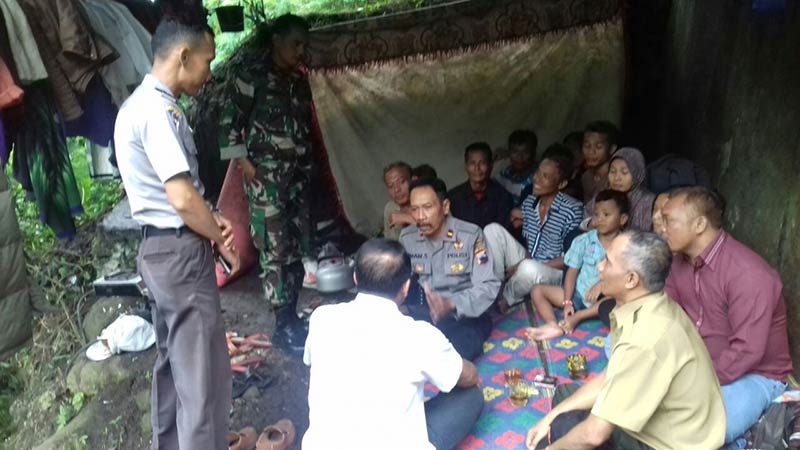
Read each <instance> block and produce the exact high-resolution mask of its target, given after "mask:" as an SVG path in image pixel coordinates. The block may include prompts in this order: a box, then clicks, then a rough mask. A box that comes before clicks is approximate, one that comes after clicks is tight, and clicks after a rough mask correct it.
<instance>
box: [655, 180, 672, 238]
mask: <svg viewBox="0 0 800 450" xmlns="http://www.w3.org/2000/svg"><path fill="white" fill-rule="evenodd" d="M668 200H669V191H666V192H662V193H660V194H658V195H656V198H655V199H654V200H653V233H656V234H657V235H659V236H661V237H663V238H665V239H666V236H664V218H663V216H662V215H661V211H662V210H663V209H664V205H666V204H667V201H668Z"/></svg>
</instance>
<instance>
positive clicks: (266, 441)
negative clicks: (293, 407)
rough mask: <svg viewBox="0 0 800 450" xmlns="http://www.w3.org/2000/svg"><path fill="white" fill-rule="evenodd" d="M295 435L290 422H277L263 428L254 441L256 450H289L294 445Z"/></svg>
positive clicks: (283, 420)
mask: <svg viewBox="0 0 800 450" xmlns="http://www.w3.org/2000/svg"><path fill="white" fill-rule="evenodd" d="M296 433H297V432H296V431H295V429H294V424H292V422H291V421H289V420H288V419H282V420H279V421H278V422H277V423H275V424H274V425H270V426H268V427H266V428H264V431H263V432H262V433H261V436H259V437H258V441H256V450H289V449H290V448H292V445H294V439H295V435H296Z"/></svg>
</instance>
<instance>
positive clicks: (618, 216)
mask: <svg viewBox="0 0 800 450" xmlns="http://www.w3.org/2000/svg"><path fill="white" fill-rule="evenodd" d="M626 223H628V215H627V214H622V213H620V211H619V207H618V206H617V204H616V203H615V202H614V201H613V200H606V201H604V202H597V204H596V205H595V207H594V213H593V214H592V225H594V226H595V228H596V229H597V232H598V233H600V234H606V235H607V234H611V233H614V232H617V231H619V230H621V229H622V228H623V227H624V226H625V224H626Z"/></svg>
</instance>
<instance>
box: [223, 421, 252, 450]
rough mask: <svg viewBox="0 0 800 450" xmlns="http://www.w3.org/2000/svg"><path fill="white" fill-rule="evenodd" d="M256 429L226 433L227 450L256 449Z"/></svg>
mask: <svg viewBox="0 0 800 450" xmlns="http://www.w3.org/2000/svg"><path fill="white" fill-rule="evenodd" d="M256 439H258V436H256V429H255V428H253V427H247V428H242V429H241V430H239V432H238V433H235V432H233V431H231V432H229V433H228V450H253V449H254V448H256Z"/></svg>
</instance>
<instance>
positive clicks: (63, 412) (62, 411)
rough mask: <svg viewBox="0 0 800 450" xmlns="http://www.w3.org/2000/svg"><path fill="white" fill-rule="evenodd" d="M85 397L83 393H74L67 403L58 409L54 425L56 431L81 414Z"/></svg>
mask: <svg viewBox="0 0 800 450" xmlns="http://www.w3.org/2000/svg"><path fill="white" fill-rule="evenodd" d="M85 401H86V395H85V394H84V393H83V392H76V393H75V394H74V395H73V396H72V399H71V400H70V401H69V402H64V403H62V404H61V405H60V406H59V407H58V417H57V418H56V425H58V429H59V430H60V429H62V428H64V427H65V426H67V424H68V423H69V422H70V421H71V420H72V419H74V418H75V416H77V415H78V413H79V412H81V409H83V405H84V402H85Z"/></svg>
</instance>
